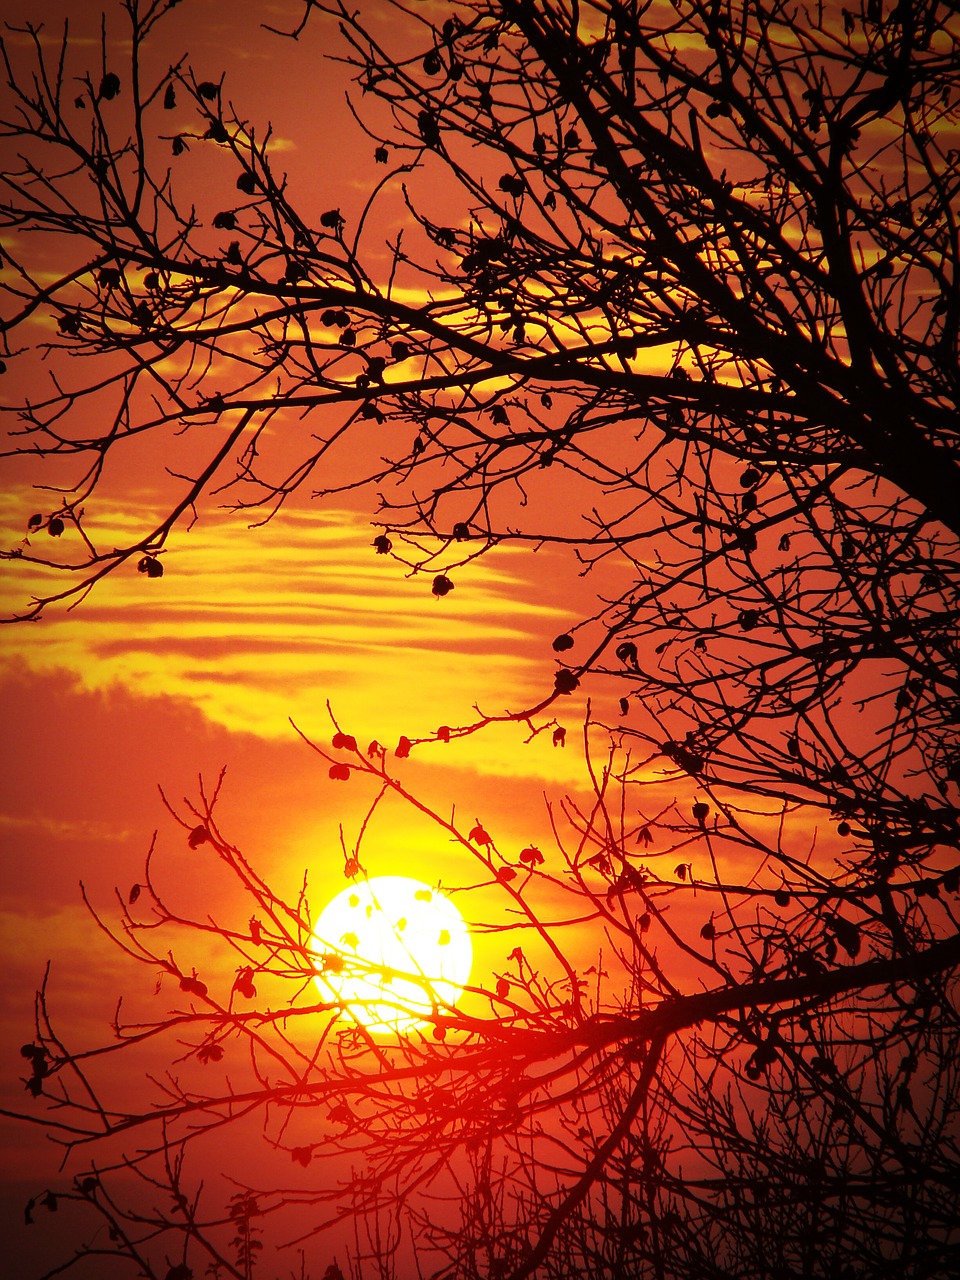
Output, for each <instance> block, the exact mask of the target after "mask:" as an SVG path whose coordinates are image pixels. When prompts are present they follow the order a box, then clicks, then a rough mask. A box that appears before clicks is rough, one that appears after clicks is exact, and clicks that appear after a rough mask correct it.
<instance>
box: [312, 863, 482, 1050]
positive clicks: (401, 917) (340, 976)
mask: <svg viewBox="0 0 960 1280" xmlns="http://www.w3.org/2000/svg"><path fill="white" fill-rule="evenodd" d="M312 945H313V950H314V951H315V952H316V953H317V974H316V978H315V981H316V983H317V986H318V987H319V988H320V990H321V992H322V993H323V996H324V999H326V1000H329V999H330V998H331V996H332V997H333V999H335V1000H338V1001H340V1002H341V1003H342V1004H343V1007H344V1010H345V1011H346V1012H347V1013H349V1014H350V1015H351V1016H352V1017H353V1018H355V1019H356V1021H357V1022H359V1023H361V1024H362V1025H363V1026H365V1027H366V1028H367V1029H368V1030H369V1031H374V1032H404V1031H410V1030H412V1029H413V1028H414V1027H417V1026H421V1025H422V1024H423V1023H424V1022H425V1021H426V1020H428V1019H429V1018H430V1016H431V1015H432V1014H436V1012H437V1011H438V1010H439V1011H441V1012H442V1010H443V1009H444V1008H445V1007H447V1006H450V1005H453V1004H456V1002H457V1000H458V999H459V997H460V995H461V993H462V992H463V988H464V986H465V984H466V982H467V980H468V979H469V977H470V968H471V965H472V963H473V947H472V946H471V943H470V932H469V930H468V929H467V926H466V924H465V923H464V919H463V916H461V914H460V912H459V911H458V910H457V908H456V907H455V906H454V905H453V903H452V902H451V901H450V899H449V898H447V897H445V896H444V895H443V894H442V893H440V892H439V891H438V890H437V889H431V888H430V886H429V885H426V884H423V883H422V882H421V881H420V880H413V879H411V878H410V877H408V876H374V877H372V878H371V879H369V880H364V881H361V882H360V883H358V884H355V885H351V886H350V887H349V888H347V889H344V890H343V891H342V892H341V893H338V894H337V896H336V897H335V898H333V899H331V901H330V902H328V903H327V905H326V906H325V907H324V909H323V911H322V912H321V913H320V918H319V920H318V921H317V926H316V929H315V930H314V935H313V944H312Z"/></svg>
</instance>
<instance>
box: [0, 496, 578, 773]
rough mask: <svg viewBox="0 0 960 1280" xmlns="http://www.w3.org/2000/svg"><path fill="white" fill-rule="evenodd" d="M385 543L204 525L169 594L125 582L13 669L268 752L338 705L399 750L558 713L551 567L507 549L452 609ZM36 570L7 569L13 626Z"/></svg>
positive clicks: (480, 564) (549, 759)
mask: <svg viewBox="0 0 960 1280" xmlns="http://www.w3.org/2000/svg"><path fill="white" fill-rule="evenodd" d="M3 506H5V507H6V508H7V509H6V510H5V511H2V516H3V517H5V518H4V519H3V523H4V525H5V526H6V528H8V529H10V528H17V527H18V526H22V523H23V521H22V518H21V517H22V510H21V509H20V508H21V507H22V503H21V504H11V503H4V504H3ZM14 507H16V514H14V509H13V508H14ZM23 509H24V510H25V508H23ZM148 519H149V511H148V510H146V509H145V508H144V507H138V506H137V504H134V503H128V504H127V505H126V508H125V510H124V512H123V513H122V515H121V514H120V513H119V512H118V513H114V514H113V515H110V514H109V513H106V514H104V513H101V525H100V529H101V541H107V540H109V538H111V537H113V536H114V535H115V534H116V535H118V536H119V535H121V534H122V532H123V528H126V529H127V530H130V529H132V528H133V527H135V526H136V525H137V524H140V526H141V527H143V525H144V524H146V523H147V522H148ZM122 527H123V528H122ZM372 533H373V531H372V530H371V527H370V526H369V524H367V523H366V522H365V521H364V520H363V519H362V518H361V517H359V516H358V515H356V514H355V513H352V512H349V511H329V510H326V511H318V510H315V509H307V510H293V509H291V510H290V511H289V512H284V513H283V514H282V515H281V516H279V517H278V518H277V519H276V520H275V521H274V522H272V523H271V524H269V525H267V526H266V527H265V528H262V529H259V530H257V531H255V532H249V531H247V530H246V529H244V528H243V527H242V526H241V525H240V524H239V522H238V521H237V520H236V519H232V518H227V517H219V518H217V517H210V518H205V519H204V521H203V522H202V523H200V524H198V525H196V526H194V528H193V530H192V531H190V532H189V533H187V532H184V533H180V534H178V535H177V537H176V539H175V541H173V542H172V543H171V546H170V550H169V552H168V553H166V554H165V555H164V557H163V563H164V566H165V572H164V575H163V577H162V578H159V579H148V578H147V577H146V576H145V575H143V574H138V573H136V572H135V571H134V569H133V568H132V566H131V567H130V568H124V569H121V570H120V571H118V572H117V573H116V574H114V575H113V576H112V577H110V578H108V579H107V580H106V581H105V582H104V583H102V584H101V585H100V586H99V587H98V588H97V589H96V590H95V591H94V592H93V593H92V594H91V595H90V596H89V597H88V598H87V599H86V600H85V601H84V602H83V603H82V604H81V606H80V607H79V608H78V609H77V610H75V611H74V612H72V613H70V614H66V613H63V612H61V613H56V612H55V611H53V610H51V611H49V612H48V614H46V615H45V616H44V618H43V619H42V620H41V622H39V623H36V624H31V625H24V626H21V627H17V626H13V627H6V628H4V629H3V633H2V634H0V646H2V648H0V658H3V659H5V660H6V662H7V663H8V664H9V662H11V661H13V660H17V661H19V662H20V663H23V664H25V665H26V667H27V668H28V669H29V670H32V671H34V672H36V673H42V672H51V671H56V670H61V671H67V672H70V673H72V674H73V676H74V678H75V679H76V680H77V682H78V683H79V684H80V685H81V687H83V688H85V689H87V690H91V691H95V690H103V689H109V688H110V687H112V686H116V685H120V686H122V687H124V688H126V689H128V690H129V691H131V692H133V693H135V694H136V695H138V696H141V697H147V698H155V697H164V698H169V699H173V700H176V701H182V702H186V703H189V704H190V705H192V706H194V707H196V708H198V709H199V710H200V711H201V712H202V713H203V715H204V716H205V717H206V719H207V720H208V721H209V722H211V723H212V724H215V725H219V726H222V727H224V728H227V729H229V730H231V731H234V732H241V733H253V734H255V735H257V736H259V737H261V738H265V739H278V738H287V737H289V735H290V732H291V730H290V726H289V723H288V718H289V717H291V716H292V717H293V718H294V719H296V720H297V722H298V723H300V724H303V725H304V726H305V727H306V728H307V729H308V731H310V730H313V731H318V732H321V733H325V732H327V731H328V730H329V726H330V721H329V718H328V715H327V711H326V703H327V701H328V700H329V701H330V703H331V705H332V707H333V710H334V712H335V713H336V714H337V716H338V719H339V720H340V721H341V723H342V725H343V728H344V729H345V730H347V731H349V732H352V733H354V734H356V736H357V737H358V739H361V738H364V739H365V738H368V737H369V738H377V739H378V740H380V741H382V742H384V743H385V744H386V745H390V746H392V745H393V744H394V743H395V742H396V739H397V738H398V737H399V735H400V734H406V735H407V736H408V737H411V738H415V737H420V736H425V735H427V734H429V733H431V732H433V731H434V730H436V728H437V727H438V726H439V725H441V724H449V725H454V726H455V725H457V724H462V723H469V722H472V721H474V720H475V719H476V718H477V712H476V709H475V708H476V707H479V708H480V710H481V711H483V712H485V713H488V714H502V713H503V712H504V711H505V710H506V709H508V708H510V709H521V708H523V707H525V706H527V705H531V704H533V703H535V702H536V701H537V700H538V699H539V698H540V697H542V696H543V694H544V693H545V692H546V691H547V690H548V689H549V688H550V686H551V684H552V672H553V655H552V653H551V650H550V647H549V638H550V637H552V636H553V635H554V634H555V633H556V631H557V630H559V629H561V624H560V622H559V619H562V618H564V617H565V616H566V611H565V610H562V609H560V608H559V606H558V605H557V603H556V602H555V601H552V600H551V599H550V591H551V590H552V589H553V588H552V587H551V581H552V576H553V575H551V574H550V572H549V568H550V566H549V565H548V564H547V560H548V558H549V555H546V556H545V554H544V553H543V552H540V553H539V555H538V557H537V559H536V561H535V560H534V554H533V553H532V552H529V551H524V550H522V549H511V548H506V549H495V550H494V551H492V552H491V553H489V554H488V555H486V556H484V557H483V558H482V559H480V560H479V561H475V562H473V563H471V564H470V565H468V566H465V567H464V568H462V569H459V570H456V571H452V577H453V579H454V582H455V589H454V590H453V591H452V592H451V593H450V594H449V595H447V596H446V597H444V598H442V599H437V598H435V597H434V596H433V594H432V592H431V584H432V573H426V574H424V573H420V574H414V575H412V576H410V575H409V571H408V570H406V569H405V568H404V566H402V565H400V564H398V563H397V562H396V561H394V560H392V559H391V558H390V557H387V556H378V555H376V554H375V553H374V550H373V548H372V546H371V542H372ZM39 536H40V537H45V535H43V534H41V535H39ZM74 536H75V535H74ZM68 537H69V532H68V533H66V534H64V539H63V540H64V542H66V540H67V538H68ZM29 569H30V566H28V565H26V564H18V563H17V562H8V563H7V564H6V565H5V566H4V575H3V576H4V581H3V582H2V584H0V585H2V592H0V603H2V605H3V608H4V612H9V611H12V610H14V609H16V608H17V607H22V605H23V602H24V591H25V590H26V589H29V585H30V584H27V583H26V581H25V578H27V577H29ZM19 571H22V574H21V572H19ZM32 585H36V584H32ZM570 710H572V704H570V703H565V706H564V711H565V712H566V711H570ZM527 733H528V730H527V729H526V728H524V729H523V730H522V731H520V732H518V731H517V730H516V729H511V730H510V737H511V739H512V740H517V741H519V738H520V737H525V736H526V735H527ZM543 736H544V737H545V738H547V737H549V735H543ZM454 751H455V752H456V754H457V757H458V759H457V764H458V766H459V767H468V768H480V769H483V770H493V771H495V772H505V771H506V772H511V773H520V774H524V773H531V774H535V775H546V776H550V777H570V776H572V770H573V769H574V761H573V760H571V761H570V762H569V763H567V762H565V761H564V759H563V757H564V754H565V753H562V752H558V751H553V750H552V748H550V747H549V746H547V748H546V749H545V750H544V749H541V747H540V744H539V743H537V744H534V746H533V747H532V748H531V749H528V750H525V751H523V752H515V751H509V750H508V751H507V752H506V757H505V743H504V736H503V734H502V733H495V734H492V735H483V734H481V735H477V736H476V737H474V738H472V739H470V741H469V743H463V744H457V745H456V747H455V748H452V749H451V751H450V754H451V755H453V754H454Z"/></svg>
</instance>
